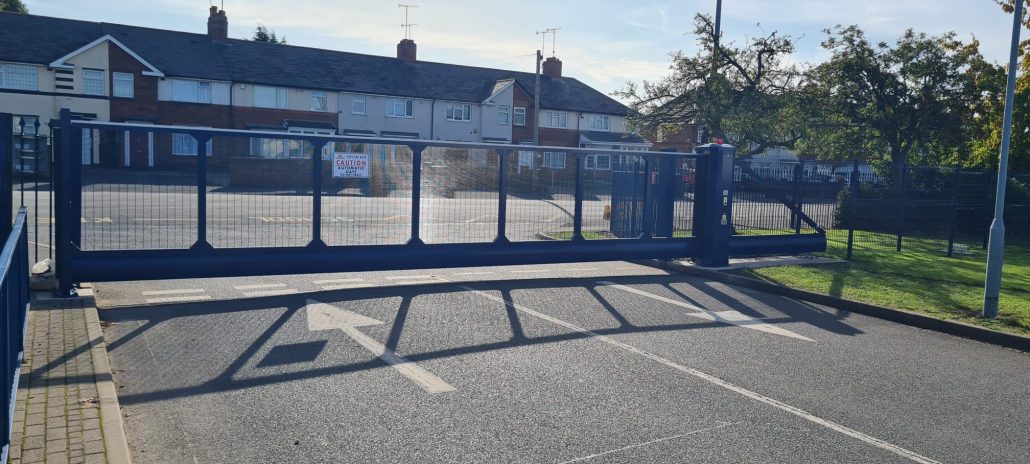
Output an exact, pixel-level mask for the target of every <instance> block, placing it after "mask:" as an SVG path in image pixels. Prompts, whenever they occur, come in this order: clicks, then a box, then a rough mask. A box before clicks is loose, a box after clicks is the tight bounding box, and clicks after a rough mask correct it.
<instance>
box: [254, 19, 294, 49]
mask: <svg viewBox="0 0 1030 464" xmlns="http://www.w3.org/2000/svg"><path fill="white" fill-rule="evenodd" d="M251 40H253V41H255V42H267V43H273V44H280V45H286V37H283V38H281V39H280V38H277V37H276V36H275V31H274V30H269V29H268V28H267V27H265V25H264V24H261V23H258V25H257V28H255V29H254V36H253V37H251Z"/></svg>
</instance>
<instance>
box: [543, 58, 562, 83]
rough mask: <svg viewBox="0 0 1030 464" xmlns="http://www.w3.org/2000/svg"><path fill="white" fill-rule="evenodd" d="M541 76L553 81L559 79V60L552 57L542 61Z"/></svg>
mask: <svg viewBox="0 0 1030 464" xmlns="http://www.w3.org/2000/svg"><path fill="white" fill-rule="evenodd" d="M543 74H544V75H545V76H547V77H551V78H554V79H558V78H561V60H559V59H558V58H556V57H553V56H552V57H550V58H548V59H546V60H544V70H543Z"/></svg>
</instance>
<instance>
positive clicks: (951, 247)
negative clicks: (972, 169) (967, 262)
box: [948, 164, 962, 258]
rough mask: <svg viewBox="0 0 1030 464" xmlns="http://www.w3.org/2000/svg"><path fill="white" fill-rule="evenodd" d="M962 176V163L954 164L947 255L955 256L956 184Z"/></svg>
mask: <svg viewBox="0 0 1030 464" xmlns="http://www.w3.org/2000/svg"><path fill="white" fill-rule="evenodd" d="M961 177H962V165H961V164H956V165H955V179H954V180H952V184H951V224H950V225H949V227H948V257H949V258H953V257H954V256H955V233H956V231H957V229H958V184H959V179H961Z"/></svg>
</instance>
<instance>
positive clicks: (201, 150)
mask: <svg viewBox="0 0 1030 464" xmlns="http://www.w3.org/2000/svg"><path fill="white" fill-rule="evenodd" d="M190 136H192V137H193V138H194V139H195V140H196V141H197V243H194V244H193V246H191V247H190V249H193V250H210V249H212V246H211V243H210V242H208V241H207V141H208V140H211V135H210V134H203V133H197V132H194V133H190Z"/></svg>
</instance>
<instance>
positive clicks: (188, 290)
mask: <svg viewBox="0 0 1030 464" xmlns="http://www.w3.org/2000/svg"><path fill="white" fill-rule="evenodd" d="M181 293H204V289H202V288H180V289H178V290H148V291H145V292H140V294H142V295H143V296H157V295H178V294H181Z"/></svg>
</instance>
